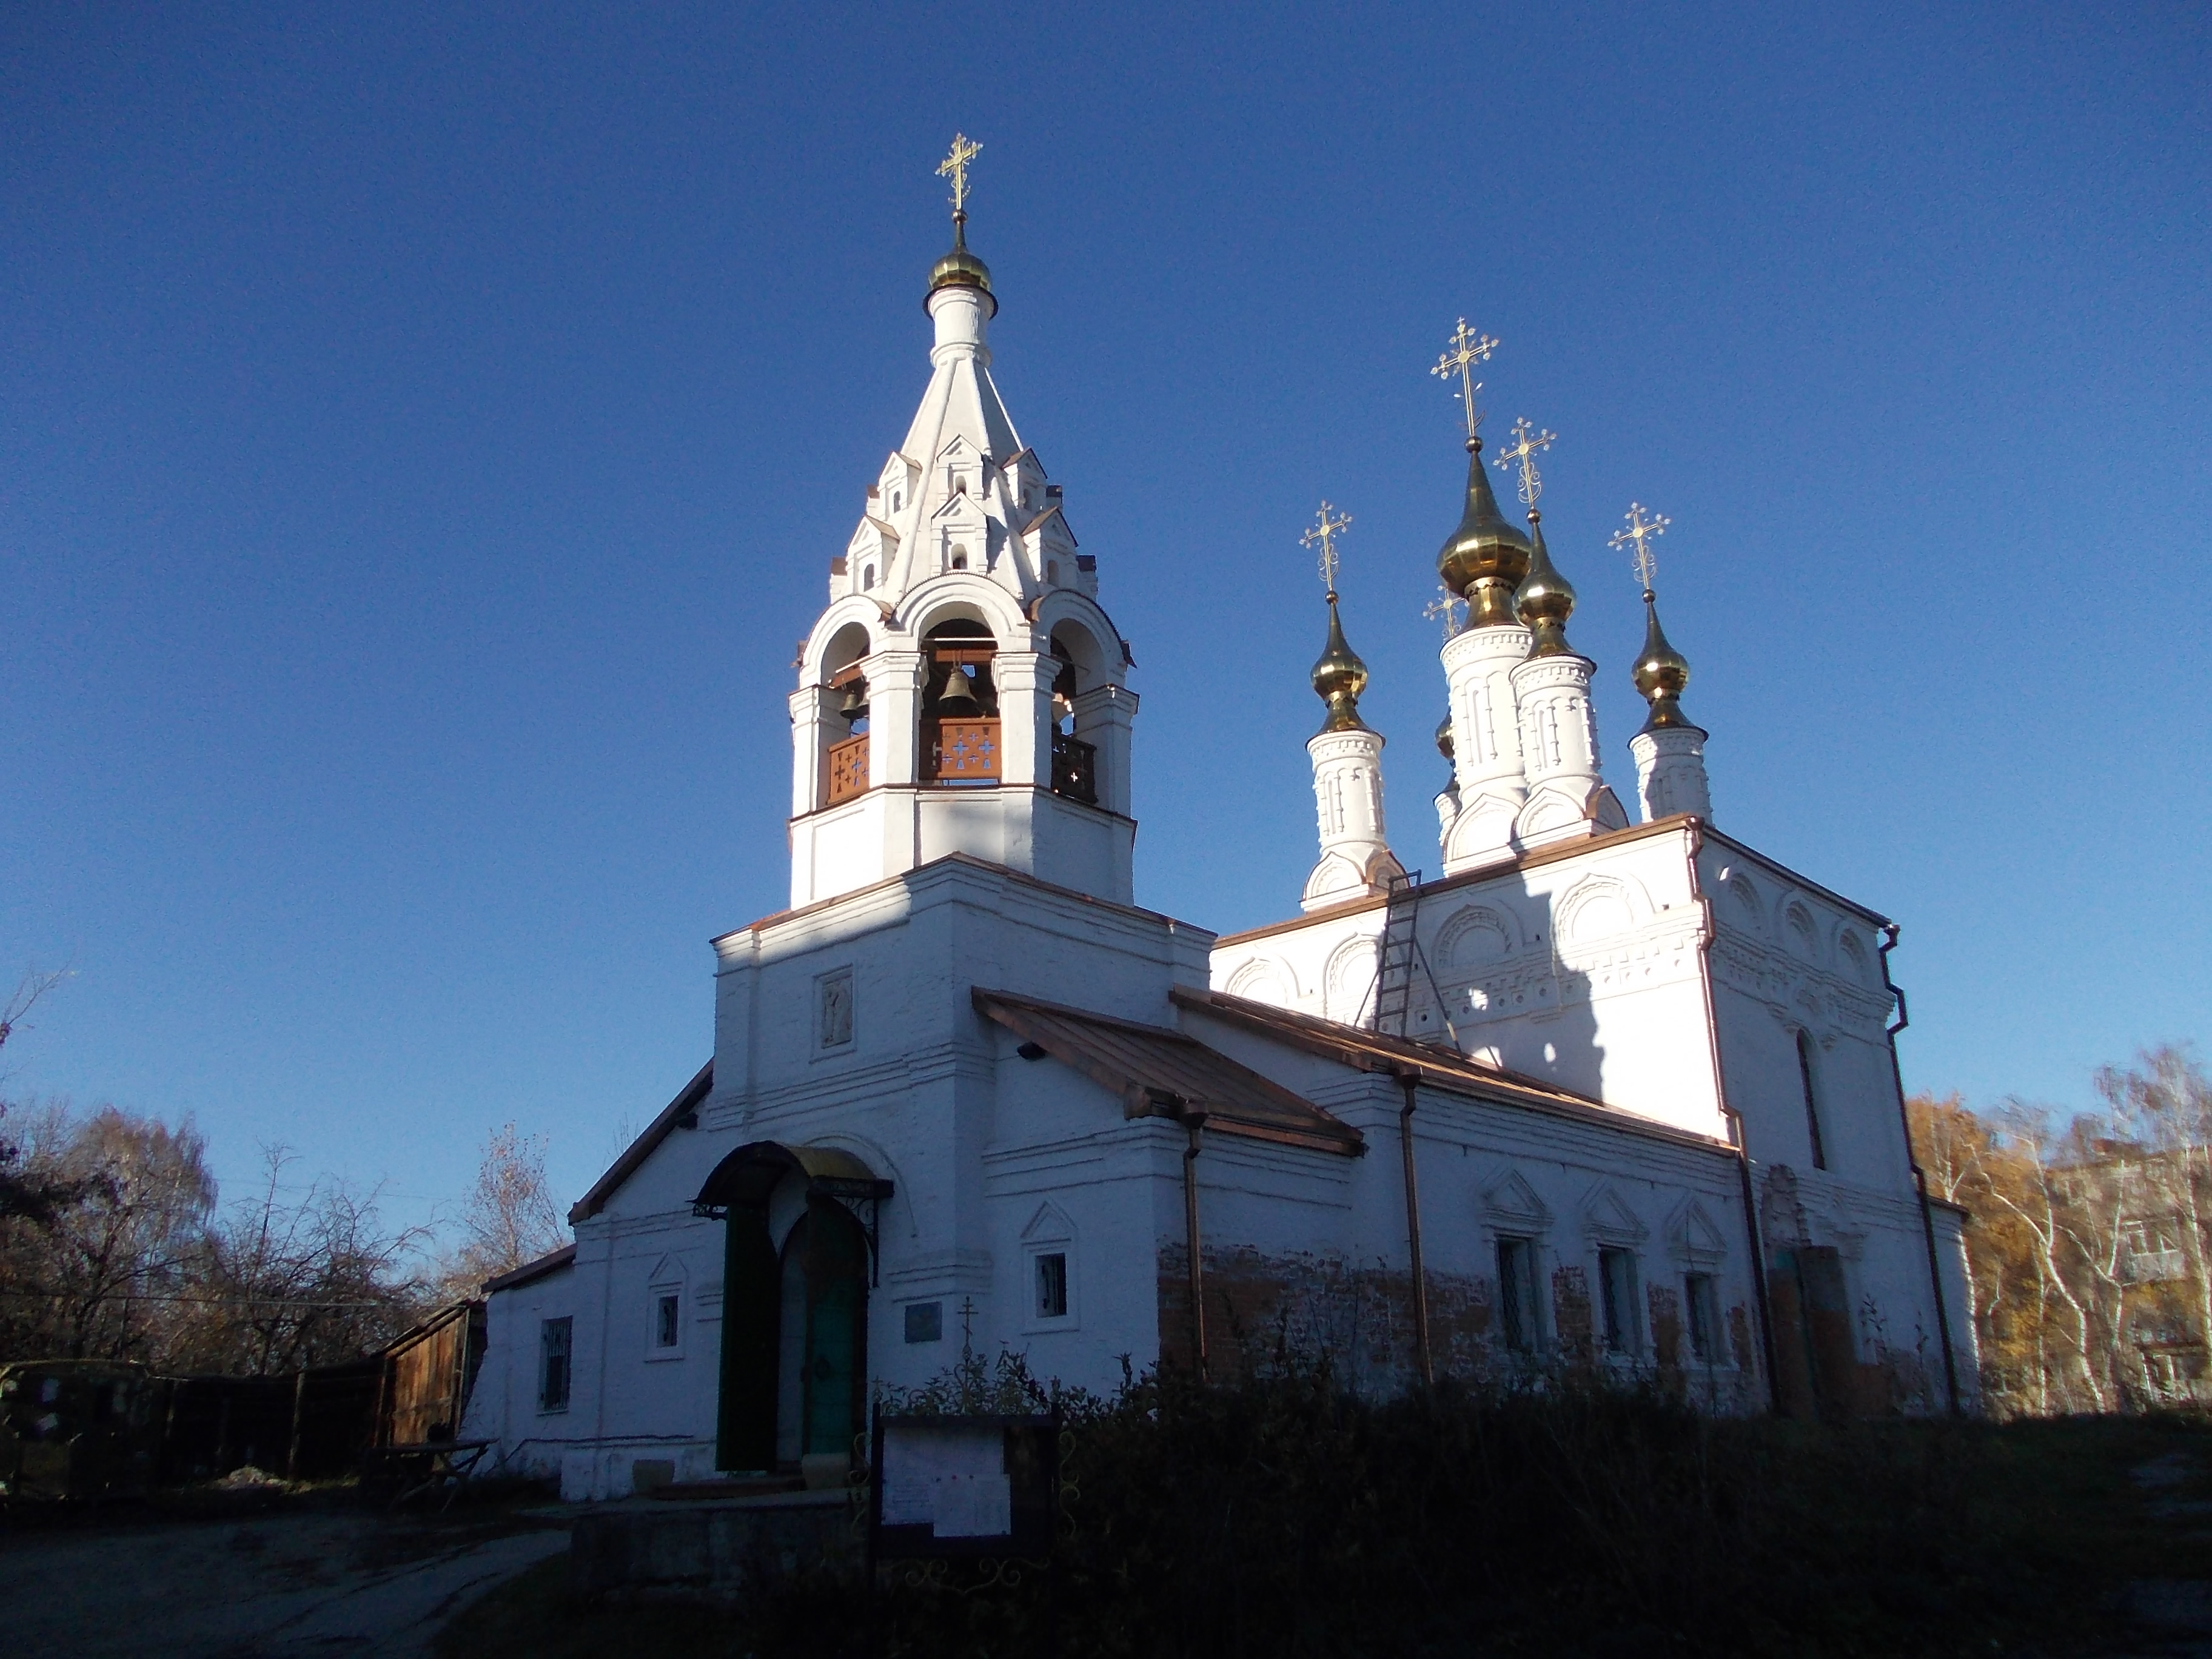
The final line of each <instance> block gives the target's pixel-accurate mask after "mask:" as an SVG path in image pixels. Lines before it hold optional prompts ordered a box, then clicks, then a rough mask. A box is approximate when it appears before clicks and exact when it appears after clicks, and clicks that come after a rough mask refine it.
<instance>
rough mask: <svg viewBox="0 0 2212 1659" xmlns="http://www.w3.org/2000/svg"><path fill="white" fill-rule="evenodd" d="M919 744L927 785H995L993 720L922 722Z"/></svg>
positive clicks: (996, 751)
mask: <svg viewBox="0 0 2212 1659" xmlns="http://www.w3.org/2000/svg"><path fill="white" fill-rule="evenodd" d="M922 741H923V745H924V753H925V754H926V755H927V757H928V767H929V781H931V782H933V783H996V782H997V781H999V722H998V721H996V720H925V721H924V722H923V723H922Z"/></svg>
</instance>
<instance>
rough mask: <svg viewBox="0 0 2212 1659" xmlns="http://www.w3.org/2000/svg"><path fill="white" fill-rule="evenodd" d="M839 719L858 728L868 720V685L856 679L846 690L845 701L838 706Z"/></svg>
mask: <svg viewBox="0 0 2212 1659" xmlns="http://www.w3.org/2000/svg"><path fill="white" fill-rule="evenodd" d="M837 718H838V719H840V720H843V721H844V722H845V723H846V725H848V726H858V725H859V724H860V722H861V721H862V720H866V719H867V718H868V683H867V681H866V679H854V681H853V682H852V684H849V685H848V686H847V687H846V688H845V701H844V702H841V703H839V704H838V705H837Z"/></svg>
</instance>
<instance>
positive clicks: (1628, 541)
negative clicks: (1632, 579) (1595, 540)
mask: <svg viewBox="0 0 2212 1659" xmlns="http://www.w3.org/2000/svg"><path fill="white" fill-rule="evenodd" d="M1620 516H1621V517H1622V518H1624V519H1626V520H1628V528H1627V529H1626V530H1616V531H1614V532H1613V539H1612V540H1611V541H1609V542H1607V544H1606V545H1607V546H1608V547H1620V548H1626V547H1630V546H1633V547H1634V548H1635V550H1636V551H1635V553H1634V554H1633V555H1632V559H1633V560H1634V562H1635V565H1636V574H1637V577H1638V580H1641V581H1642V582H1643V584H1644V592H1645V593H1647V594H1648V593H1650V592H1651V579H1652V577H1654V576H1655V575H1656V574H1658V573H1659V561H1658V559H1657V558H1656V556H1654V555H1653V553H1652V551H1651V538H1653V537H1654V536H1663V535H1665V534H1666V533H1667V526H1668V525H1670V524H1672V523H1674V520H1672V519H1670V518H1668V516H1667V515H1666V514H1665V513H1653V514H1652V515H1651V516H1650V518H1649V519H1646V518H1645V517H1644V503H1643V502H1641V501H1631V502H1629V504H1628V511H1627V512H1626V513H1622V514H1621V515H1620Z"/></svg>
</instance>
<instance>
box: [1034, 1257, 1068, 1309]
mask: <svg viewBox="0 0 2212 1659" xmlns="http://www.w3.org/2000/svg"><path fill="white" fill-rule="evenodd" d="M1036 1316H1037V1317H1038V1318H1039V1319H1065V1318H1066V1317H1067V1258H1066V1256H1065V1255H1061V1254H1060V1253H1059V1252H1058V1251H1054V1253H1053V1254H1052V1255H1041V1256H1039V1257H1038V1258H1037V1259H1036Z"/></svg>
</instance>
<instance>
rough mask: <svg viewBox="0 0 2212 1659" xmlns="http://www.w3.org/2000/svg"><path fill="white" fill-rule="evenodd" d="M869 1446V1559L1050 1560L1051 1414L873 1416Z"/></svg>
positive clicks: (1054, 1451) (1055, 1458)
mask: <svg viewBox="0 0 2212 1659" xmlns="http://www.w3.org/2000/svg"><path fill="white" fill-rule="evenodd" d="M874 1441H875V1445H874V1454H875V1455H874V1457H873V1459H872V1465H871V1467H872V1468H873V1470H874V1474H875V1479H874V1480H873V1481H872V1486H873V1488H874V1497H873V1500H872V1502H873V1515H872V1526H871V1528H870V1539H869V1541H870V1544H871V1546H872V1550H873V1553H874V1554H875V1557H876V1559H878V1560H899V1559H930V1558H932V1557H963V1556H992V1557H1000V1558H1004V1557H1007V1556H1021V1557H1025V1558H1028V1559H1044V1558H1045V1557H1047V1556H1048V1555H1050V1554H1051V1553H1052V1518H1053V1510H1054V1493H1055V1488H1056V1486H1057V1483H1058V1480H1059V1464H1060V1424H1059V1420H1058V1419H1056V1418H1053V1417H1047V1416H1036V1417H886V1416H884V1415H882V1414H880V1413H878V1416H877V1418H876V1421H875V1434H874Z"/></svg>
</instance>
